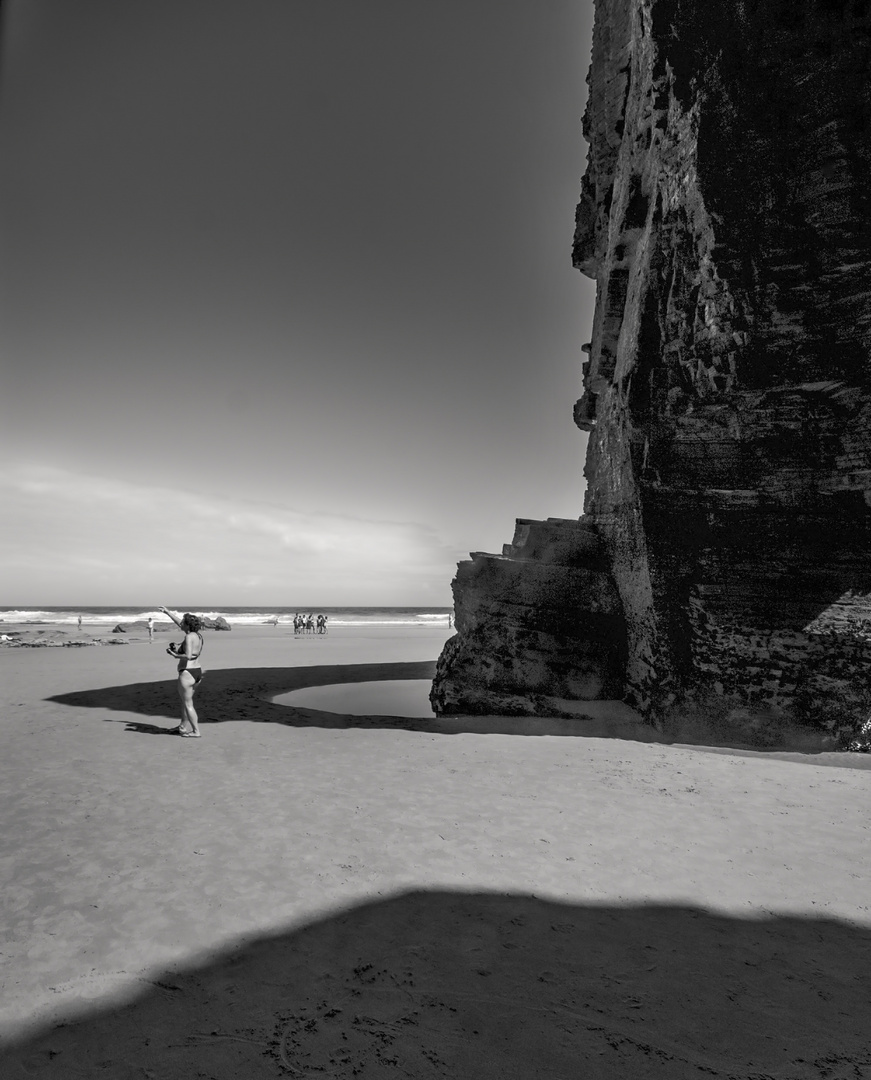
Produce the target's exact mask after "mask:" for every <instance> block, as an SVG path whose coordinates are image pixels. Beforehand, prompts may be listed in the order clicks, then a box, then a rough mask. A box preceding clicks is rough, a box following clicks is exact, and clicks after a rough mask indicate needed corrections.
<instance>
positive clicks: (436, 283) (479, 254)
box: [0, 0, 595, 606]
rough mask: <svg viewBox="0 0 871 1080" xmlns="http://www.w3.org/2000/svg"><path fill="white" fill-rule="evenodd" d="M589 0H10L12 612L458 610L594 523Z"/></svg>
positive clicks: (2, 187)
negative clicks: (583, 230) (585, 177)
mask: <svg viewBox="0 0 871 1080" xmlns="http://www.w3.org/2000/svg"><path fill="white" fill-rule="evenodd" d="M592 6H593V5H592V0H547V3H543V4H538V3H530V2H529V0H438V2H436V0H244V2H241V0H133V2H127V3H123V4H119V3H118V2H117V0H76V2H75V3H74V4H71V3H70V2H69V0H5V3H4V4H3V26H2V34H3V53H2V62H0V447H2V454H0V606H17V605H30V604H34V605H38V606H47V605H51V604H77V603H79V604H86V603H91V604H114V603H117V604H136V603H140V602H141V603H143V604H149V603H168V604H170V605H185V604H187V605H196V604H199V605H208V606H214V605H220V604H226V605H245V604H252V605H261V606H262V605H269V604H276V605H290V606H294V605H297V604H299V605H317V604H320V605H324V606H326V605H331V606H339V605H342V604H349V605H364V604H372V605H381V604H383V605H391V604H407V605H412V606H414V605H433V606H435V605H447V604H450V603H451V593H450V582H451V578H452V577H453V575H454V572H455V568H456V563H457V561H458V560H460V559H463V558H467V557H468V553H469V552H470V551H496V552H498V551H501V546H502V544H503V543H505V542H508V541H510V539H511V536H512V534H513V531H514V519H515V518H516V517H533V518H540V517H578V516H579V515H580V513H581V510H582V503H583V475H582V469H583V459H584V454H585V448H586V443H585V436H584V435H583V434H582V433H581V432H580V431H578V429H577V428H576V427H575V426H574V424H573V422H572V406H573V404H574V402H575V400H576V399H577V398H578V397H580V394H581V362H582V359H583V356H582V354H581V351H580V350H581V345H582V344H583V342H585V341H587V340H589V337H590V327H591V323H592V311H593V303H594V298H595V297H594V285H593V283H592V282H590V281H589V280H587V279H586V278H584V277H582V276H581V275H580V274H579V273H578V272H577V271H575V270H574V269H573V268H572V266H571V241H572V232H573V227H574V208H575V204H576V202H577V198H578V192H579V190H580V180H581V176H582V174H583V171H584V168H585V164H586V145H585V143H584V141H583V138H582V133H581V117H582V114H583V110H584V106H585V103H586V85H585V76H586V73H587V68H588V65H589V59H590V35H591V27H592Z"/></svg>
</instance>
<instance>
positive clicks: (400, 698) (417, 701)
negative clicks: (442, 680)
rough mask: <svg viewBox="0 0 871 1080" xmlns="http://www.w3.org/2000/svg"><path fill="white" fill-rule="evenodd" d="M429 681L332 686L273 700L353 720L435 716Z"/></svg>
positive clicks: (339, 684) (312, 688)
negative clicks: (338, 714)
mask: <svg viewBox="0 0 871 1080" xmlns="http://www.w3.org/2000/svg"><path fill="white" fill-rule="evenodd" d="M431 685H432V684H431V683H430V681H429V680H428V679H390V680H386V681H383V682H357V683H332V684H330V685H329V686H306V687H303V689H302V690H291V691H290V693H289V694H279V695H278V696H277V697H275V698H273V701H274V702H275V704H276V705H293V706H295V707H297V708H299V709H320V710H321V711H322V712H332V713H347V714H350V715H351V716H427V717H431V716H432V715H433V711H432V708H431V707H430V703H429V690H430V686H431Z"/></svg>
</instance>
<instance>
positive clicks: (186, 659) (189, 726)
mask: <svg viewBox="0 0 871 1080" xmlns="http://www.w3.org/2000/svg"><path fill="white" fill-rule="evenodd" d="M157 610H158V611H162V612H163V613H164V615H168V616H169V617H170V618H171V619H172V621H173V622H174V623H175V625H176V626H178V627H179V628H180V629H181V630H182V631H183V632H184V640H183V641H181V642H179V644H178V645H170V646H169V648H168V649H167V650H166V651H167V652H168V653H169V655H170V656H174V657H175V658H176V659H177V660H178V696H179V700H180V701H181V723H180V724H179V725H178V727H177V728H173V729H172V731H173V734H175V735H181V737H182V738H183V739H198V738H199V737H200V724H199V718H198V717H197V710H196V709H195V708H194V691H195V690H196V688H197V686H198V685H199V683H200V681H201V680H202V677H203V670H202V667H201V666H200V654H201V653H202V651H203V635H202V634H201V633H200V630H201V629H202V625H203V624H202V621H201V620H200V619H199V618H198V617H197V616H196V615H191V614H190V612H186V613H185V614H184V615H182V616H181V618H179V616H178V615H177V614H176V613H175V612H174V611H170V610H169V608H166V607H159V608H158V609H157Z"/></svg>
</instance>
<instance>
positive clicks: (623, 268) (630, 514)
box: [440, 0, 871, 744]
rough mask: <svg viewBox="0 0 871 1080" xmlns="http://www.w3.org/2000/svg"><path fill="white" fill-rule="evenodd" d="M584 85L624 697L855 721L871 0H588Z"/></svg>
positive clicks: (864, 565)
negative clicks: (592, 11)
mask: <svg viewBox="0 0 871 1080" xmlns="http://www.w3.org/2000/svg"><path fill="white" fill-rule="evenodd" d="M589 83H590V101H589V106H588V108H587V113H586V116H585V120H584V127H585V135H586V137H587V139H588V141H589V143H590V155H589V162H588V169H587V173H586V175H585V177H584V180H583V187H582V194H581V201H580V204H579V206H578V213H577V228H576V234H575V245H574V263H575V265H576V266H577V267H578V268H579V269H580V270H581V271H582V272H584V273H585V274H588V275H590V276H591V277H594V278H595V279H596V281H597V284H598V293H597V305H596V313H595V318H594V324H593V329H592V335H591V342H590V343H589V345H588V346H586V347H585V351H586V352H587V358H586V361H585V363H584V371H583V383H584V393H583V397H582V398H581V400H580V401H579V402H578V403H577V405H576V406H575V420H576V422H577V423H578V425H579V426H580V427H581V428H583V429H584V430H587V431H589V433H590V436H589V447H588V454H587V463H586V470H585V472H586V476H587V482H588V490H587V497H586V503H585V507H584V510H585V516H584V518H583V521H584V523H585V524H586V525H588V526H589V527H590V528H591V529H592V530H594V531H595V532H596V533H597V534H598V535H599V536H600V537H601V540H602V543H603V544H604V548H605V550H606V552H607V558H608V567H609V569H610V573H611V575H612V577H613V581H614V584H615V587H616V590H617V593H618V595H619V598H620V603H621V606H622V610H623V614H624V620H625V621H624V627H625V635H626V636H625V653H624V655H625V666H624V669H623V680H624V684H625V685H624V691H625V694H626V695H627V698H628V700H630V701H631V702H633V703H635V704H636V705H637V706H638V707H640V708H641V709H642V711H644V712H645V713H646V714H647V715H648V716H649V717H651V719H653V720H654V721H655V722H661V723H664V722H667V717H668V715H669V712H670V711H673V710H674V709H676V708H678V707H680V706H681V705H682V704H686V703H688V702H692V701H699V702H706V703H707V704H708V705H710V702H711V701H712V700H714V699H720V700H721V701H723V702H724V703H733V704H734V703H744V704H745V705H751V706H753V707H754V708H756V709H757V710H766V709H767V710H769V711H771V712H772V715H773V713H774V712H776V713H777V714H778V715H779V716H780V717H781V718H786V720H787V721H788V722H789V723H798V724H804V725H809V726H810V727H812V728H814V729H815V730H818V731H820V732H822V733H824V734H825V735H826V736H827V737H831V738H832V739H835V740H840V743H842V744H843V743H845V742H849V741H850V740H852V739H855V738H856V737H857V735H856V733H857V732H858V731H859V730H860V729H861V727H862V725H863V723H864V722H865V720H867V718H868V717H869V715H871V645H869V642H871V634H869V632H868V631H869V629H871V625H869V623H868V621H867V620H868V619H869V617H871V595H869V592H871V511H869V503H871V273H869V271H871V215H869V209H871V206H869V202H871V5H869V3H868V0H767V2H766V0H757V2H753V0H745V2H740V0H734V2H730V3H723V4H719V3H718V4H711V3H709V2H707V3H706V2H704V0H596V23H595V30H594V42H593V57H592V65H591V68H590V74H589ZM461 579H462V575H461V576H460V578H458V583H459V584H460V588H459V590H458V592H459V597H458V621H457V625H458V629H460V631H461V632H460V637H461V638H462V629H461V621H460V617H459V611H460V609H461V608H462V607H463V605H464V604H467V603H468V601H467V600H466V599H465V588H464V585H463V583H462V580H461ZM455 591H456V590H455ZM494 630H495V627H494ZM453 648H454V651H455V652H456V651H457V650H458V648H459V646H457V645H456V644H454V646H453ZM448 666H449V665H448ZM469 666H470V662H468V661H467V667H469ZM446 675H447V670H446V665H444V664H443V665H442V668H441V669H440V677H445V676H446ZM611 685H613V680H612V682H611ZM455 697H456V700H457V701H459V700H460V699H461V697H462V694H457V695H455Z"/></svg>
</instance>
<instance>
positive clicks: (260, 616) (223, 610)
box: [0, 605, 453, 626]
mask: <svg viewBox="0 0 871 1080" xmlns="http://www.w3.org/2000/svg"><path fill="white" fill-rule="evenodd" d="M173 610H177V611H179V612H182V613H184V612H185V611H190V612H192V613H193V614H195V615H204V616H206V617H207V618H210V619H216V618H217V617H218V616H219V615H222V616H223V617H224V618H225V619H226V620H227V622H228V623H230V625H231V626H233V625H234V624H235V625H238V626H256V625H258V624H268V623H271V622H272V620H273V619H275V618H276V617H277V618H278V622H279V624H282V623H286V624H288V625H289V624H292V623H293V616H294V615H295V614H296V613H297V612H299V614H300V615H308V614H309V613H310V612H311V613H313V614H315V615H328V616H329V625H330V626H447V625H448V619H449V616H452V615H453V608H448V607H430V608H422V607H321V608H311V607H306V608H294V607H215V608H197V607H190V608H178V609H175V608H174V609H173ZM80 615H81V617H82V625H83V626H105V625H110V626H114V625H115V623H122V622H135V621H136V620H138V619H147V618H148V616H149V615H151V616H152V617H153V618H154V620H155V622H166V616H165V615H164V614H163V612H161V611H156V610H154V609H153V608H146V607H123V606H120V605H115V606H112V607H99V606H95V607H65V606H61V607H53V608H36V607H33V608H2V607H0V623H3V622H7V623H30V624H32V625H34V626H39V625H45V624H49V623H50V624H55V625H56V624H61V625H68V626H76V625H77V624H78V619H79V616H80Z"/></svg>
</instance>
